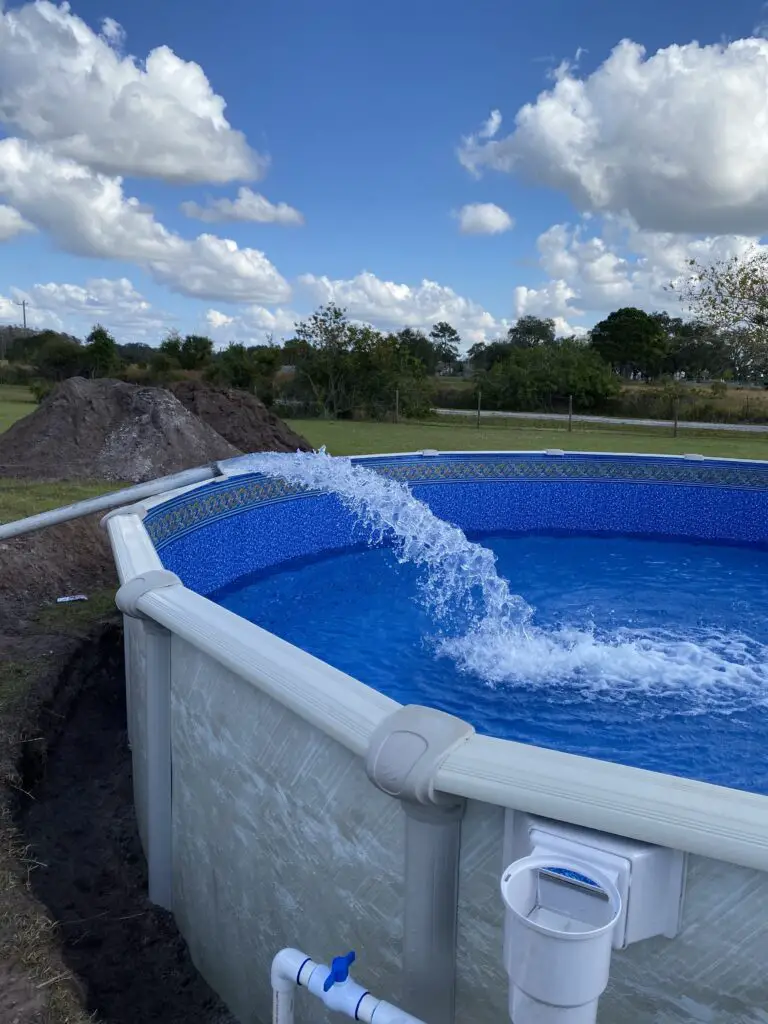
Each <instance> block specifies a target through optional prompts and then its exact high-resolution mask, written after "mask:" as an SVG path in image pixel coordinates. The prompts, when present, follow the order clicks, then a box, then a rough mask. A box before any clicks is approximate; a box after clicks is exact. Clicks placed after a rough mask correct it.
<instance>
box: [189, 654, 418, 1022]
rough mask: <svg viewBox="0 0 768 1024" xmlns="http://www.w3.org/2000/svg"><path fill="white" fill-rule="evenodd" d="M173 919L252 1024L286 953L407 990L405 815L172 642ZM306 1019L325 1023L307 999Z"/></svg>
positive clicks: (324, 743) (207, 972)
mask: <svg viewBox="0 0 768 1024" xmlns="http://www.w3.org/2000/svg"><path fill="white" fill-rule="evenodd" d="M172 663H173V681H172V713H173V722H174V728H173V766H174V770H173V867H174V912H175V915H176V920H177V922H178V923H179V926H180V928H181V931H182V934H183V935H184V936H185V937H186V939H187V941H188V942H189V945H190V949H191V952H192V956H193V959H194V961H195V963H196V964H197V965H198V967H199V968H200V970H201V971H202V973H203V974H204V976H205V977H206V978H207V980H208V981H209V982H210V983H211V985H212V986H213V987H214V988H215V989H216V991H217V992H219V993H220V994H221V995H222V996H223V997H224V999H225V1001H226V1002H227V1003H228V1005H229V1006H230V1008H231V1009H232V1010H233V1012H234V1013H235V1014H236V1015H237V1016H238V1017H239V1019H240V1020H242V1021H252V1020H255V1019H258V1018H260V1019H262V1020H263V1019H264V1016H265V1008H266V1007H268V1006H269V1005H270V998H271V990H270V981H269V968H270V962H271V959H272V957H273V956H274V954H275V952H277V950H279V949H280V948H282V947H283V946H295V947H298V948H299V949H306V950H311V951H312V955H313V956H314V957H315V958H317V959H319V960H322V961H325V962H329V961H330V959H331V958H332V957H333V956H336V955H338V954H340V953H344V952H346V951H347V950H349V949H355V950H356V951H357V955H358V958H359V961H360V968H359V971H358V972H357V976H358V980H360V981H362V982H363V983H364V984H366V985H369V986H370V987H371V989H373V990H374V991H376V992H386V993H387V994H390V993H391V994H392V997H393V998H396V996H397V995H398V986H399V978H400V965H399V951H400V947H401V927H402V877H403V874H402V873H403V836H404V817H403V814H402V811H401V809H400V806H399V804H398V803H397V801H395V800H392V799H391V798H389V797H387V796H385V795H384V794H382V793H380V792H379V791H378V790H377V789H375V788H374V786H373V785H372V784H371V783H370V782H369V781H368V778H367V776H366V775H365V771H364V768H363V764H362V761H361V760H360V758H358V757H355V756H354V755H353V754H351V753H350V752H349V751H347V750H345V749H344V748H343V747H342V746H340V745H339V744H338V743H336V742H335V741H333V740H331V739H329V738H328V737H327V736H325V735H324V734H323V733H322V732H320V731H319V730H318V729H315V728H313V727H312V726H310V725H308V724H307V723H306V722H304V721H302V720H301V719H300V718H298V717H297V716H296V715H295V714H293V713H292V712H290V711H288V710H286V709H285V708H284V707H283V706H281V705H280V704H279V703H277V702H276V701H274V700H272V699H270V698H269V697H267V696H265V695H264V694H262V693H259V691H258V690H256V689H255V688H254V687H253V686H252V685H251V684H249V683H248V682H246V681H244V680H243V679H241V678H239V677H238V676H236V675H234V674H233V673H231V672H228V671H226V670H225V669H223V668H222V667H221V666H220V665H218V664H217V663H216V662H214V661H213V660H212V659H211V658H209V657H207V656H206V655H204V654H202V653H201V652H200V651H198V650H196V649H195V648H194V647H192V646H191V645H189V644H187V643H186V642H184V641H183V640H180V639H178V638H174V640H173V645H172ZM297 1007H298V1014H297V1022H298V1024H310V1022H318V1024H319V1022H321V1021H323V1022H325V1021H328V1022H329V1024H330V1020H331V1017H329V1016H327V1015H326V1014H325V1013H323V1012H322V1006H321V1004H319V1003H318V1001H317V1000H310V999H302V998H301V996H299V997H298V998H297Z"/></svg>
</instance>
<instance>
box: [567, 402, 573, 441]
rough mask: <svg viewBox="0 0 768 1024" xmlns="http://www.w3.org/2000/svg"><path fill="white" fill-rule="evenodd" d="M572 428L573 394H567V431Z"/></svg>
mask: <svg viewBox="0 0 768 1024" xmlns="http://www.w3.org/2000/svg"><path fill="white" fill-rule="evenodd" d="M572 430H573V395H568V433H569V434H570V433H571V431H572Z"/></svg>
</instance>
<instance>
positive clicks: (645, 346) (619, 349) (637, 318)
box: [590, 306, 669, 380]
mask: <svg viewBox="0 0 768 1024" xmlns="http://www.w3.org/2000/svg"><path fill="white" fill-rule="evenodd" d="M590 338H591V344H592V348H593V349H594V350H595V351H596V352H597V353H598V354H599V355H600V357H601V358H602V359H604V360H605V362H606V363H608V365H609V366H611V367H613V369H614V370H615V371H616V372H617V373H620V374H622V375H623V376H625V377H631V376H633V375H634V374H635V373H640V374H642V376H643V377H645V378H646V379H647V380H649V379H650V378H652V377H655V376H658V375H659V374H660V373H661V372H662V369H663V367H664V360H665V358H666V356H667V353H668V350H669V340H668V338H667V336H666V334H665V331H664V328H663V326H662V325H661V324H660V323H659V321H658V320H657V319H655V318H654V317H653V316H652V315H651V314H650V313H646V312H645V310H642V309H636V308H635V307H633V306H625V307H623V308H622V309H617V310H616V312H614V313H611V314H610V315H609V316H607V317H606V318H605V320H601V321H600V323H598V324H595V326H594V327H593V328H592V331H591V332H590Z"/></svg>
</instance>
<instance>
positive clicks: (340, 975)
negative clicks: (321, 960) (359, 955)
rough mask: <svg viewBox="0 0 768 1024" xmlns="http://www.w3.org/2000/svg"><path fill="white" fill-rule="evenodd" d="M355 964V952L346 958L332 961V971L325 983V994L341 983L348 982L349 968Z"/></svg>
mask: <svg viewBox="0 0 768 1024" xmlns="http://www.w3.org/2000/svg"><path fill="white" fill-rule="evenodd" d="M354 962H355V951H354V950H352V951H351V952H349V953H347V955H346V956H335V957H334V958H333V960H332V961H331V969H330V971H329V972H328V977H327V978H326V979H325V981H324V982H323V992H328V991H330V989H331V988H332V987H333V986H334V985H336V984H337V983H339V982H343V981H346V980H347V978H348V977H349V968H350V967H351V966H352V964H353V963H354Z"/></svg>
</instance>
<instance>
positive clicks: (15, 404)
mask: <svg viewBox="0 0 768 1024" xmlns="http://www.w3.org/2000/svg"><path fill="white" fill-rule="evenodd" d="M35 408H36V403H35V400H34V398H33V397H32V392H31V391H30V390H29V388H22V387H16V386H15V385H12V384H0V433H2V431H3V430H7V429H8V427H10V426H11V424H12V423H15V422H16V420H20V419H21V418H22V416H26V415H27V414H28V413H30V412H32V410H33V409H35Z"/></svg>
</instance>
